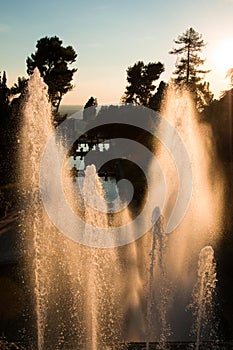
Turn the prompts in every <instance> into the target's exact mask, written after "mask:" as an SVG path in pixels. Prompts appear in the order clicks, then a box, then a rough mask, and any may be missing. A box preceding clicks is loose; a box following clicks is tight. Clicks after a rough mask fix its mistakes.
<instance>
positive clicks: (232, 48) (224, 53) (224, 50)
mask: <svg viewBox="0 0 233 350" xmlns="http://www.w3.org/2000/svg"><path fill="white" fill-rule="evenodd" d="M214 64H215V69H216V70H218V71H220V72H222V73H223V74H226V72H227V71H228V70H229V69H230V68H233V39H228V40H226V41H223V42H222V43H221V44H220V45H219V46H218V47H217V49H216V52H215V57H214Z"/></svg>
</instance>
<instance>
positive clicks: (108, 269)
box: [83, 165, 120, 350]
mask: <svg viewBox="0 0 233 350" xmlns="http://www.w3.org/2000/svg"><path fill="white" fill-rule="evenodd" d="M83 196H84V209H85V222H86V226H85V235H86V236H87V237H90V238H91V239H93V237H94V238H96V239H97V240H98V236H97V230H96V229H95V228H96V227H103V228H108V227H109V221H108V216H107V211H108V209H107V203H106V199H105V194H104V192H103V188H102V184H101V181H100V179H99V177H98V175H97V173H96V169H95V166H94V165H91V166H87V168H86V170H85V178H84V183H83ZM90 205H91V206H90ZM106 234H108V233H107V232H106ZM85 265H86V266H85V271H86V288H87V290H86V301H85V304H86V315H85V319H86V326H87V331H88V334H87V340H86V346H87V348H89V349H92V350H99V349H107V347H108V346H110V345H111V346H113V345H114V344H115V345H116V344H117V343H118V342H119V329H120V325H119V322H120V318H119V316H120V315H119V309H118V311H117V312H116V310H115V308H116V305H119V304H118V303H119V299H118V295H117V294H118V293H117V292H116V291H117V288H118V285H117V284H118V281H119V261H118V250H117V248H111V249H107V248H93V247H87V248H86V259H85ZM112 276H114V280H113V279H112Z"/></svg>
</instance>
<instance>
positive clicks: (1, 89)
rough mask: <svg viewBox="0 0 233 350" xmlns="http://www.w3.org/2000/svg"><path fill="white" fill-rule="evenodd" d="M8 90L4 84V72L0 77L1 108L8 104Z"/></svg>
mask: <svg viewBox="0 0 233 350" xmlns="http://www.w3.org/2000/svg"><path fill="white" fill-rule="evenodd" d="M9 95H10V89H9V88H8V87H7V83H6V72H5V71H4V72H3V75H2V77H1V76H0V104H1V106H8V104H9Z"/></svg>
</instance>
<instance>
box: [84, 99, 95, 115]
mask: <svg viewBox="0 0 233 350" xmlns="http://www.w3.org/2000/svg"><path fill="white" fill-rule="evenodd" d="M97 106H98V102H97V98H94V97H90V98H89V100H88V101H87V103H86V104H85V106H84V110H83V119H84V120H93V119H95V117H96V107H97Z"/></svg>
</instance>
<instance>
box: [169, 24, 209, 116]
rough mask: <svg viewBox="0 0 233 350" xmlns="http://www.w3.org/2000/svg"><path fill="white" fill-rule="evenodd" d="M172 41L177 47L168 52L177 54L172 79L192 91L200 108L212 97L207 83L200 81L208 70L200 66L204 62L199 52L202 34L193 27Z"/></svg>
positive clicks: (203, 45)
mask: <svg viewBox="0 0 233 350" xmlns="http://www.w3.org/2000/svg"><path fill="white" fill-rule="evenodd" d="M174 42H175V44H177V45H178V47H177V48H174V49H172V50H171V51H170V52H169V53H170V54H172V55H177V56H178V59H177V62H176V65H175V66H176V69H175V71H174V75H175V76H176V77H175V79H174V81H175V83H176V84H177V86H179V87H186V88H188V89H189V91H190V92H192V93H193V95H194V100H195V102H196V106H197V108H198V109H199V110H202V109H203V107H204V106H206V105H208V104H209V103H210V102H211V101H212V99H213V94H212V93H211V92H210V90H209V83H206V82H204V83H202V82H201V81H202V80H203V75H204V74H206V73H208V72H210V71H209V70H204V69H201V68H200V66H202V65H203V64H204V62H205V60H204V59H202V58H201V57H200V52H201V51H202V49H203V48H204V47H205V46H206V44H205V43H204V40H203V39H202V35H201V34H199V33H198V32H196V31H195V30H194V29H193V28H189V29H187V30H186V32H185V33H183V34H182V35H179V36H178V39H177V40H174Z"/></svg>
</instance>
